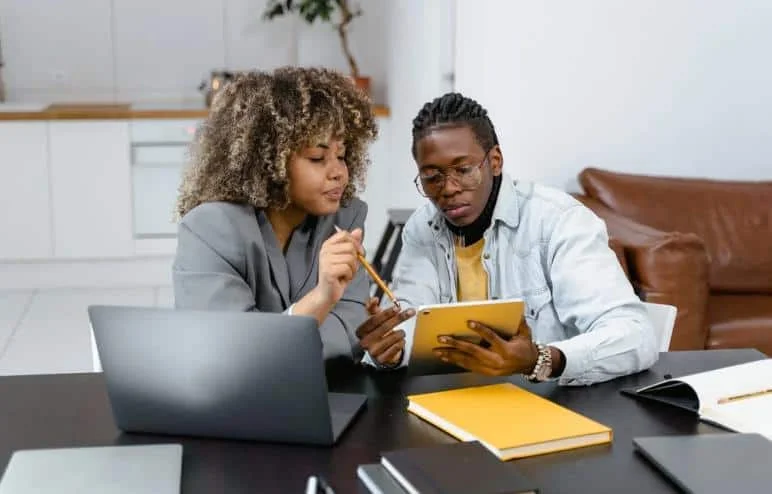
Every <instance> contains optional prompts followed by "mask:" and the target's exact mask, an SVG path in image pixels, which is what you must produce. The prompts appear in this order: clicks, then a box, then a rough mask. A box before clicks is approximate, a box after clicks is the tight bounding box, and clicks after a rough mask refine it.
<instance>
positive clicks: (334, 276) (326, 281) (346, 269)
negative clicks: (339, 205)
mask: <svg viewBox="0 0 772 494" xmlns="http://www.w3.org/2000/svg"><path fill="white" fill-rule="evenodd" d="M357 254H364V249H363V248H362V230H361V229H360V228H356V229H355V230H353V231H352V232H350V233H349V232H347V231H343V230H341V231H339V232H337V233H336V234H335V235H333V236H332V237H330V238H328V239H327V240H325V242H324V243H323V244H322V248H321V250H320V252H319V279H318V282H317V285H316V288H317V290H318V291H319V293H320V296H321V298H322V300H324V301H325V302H327V303H329V304H330V305H331V306H332V305H335V304H337V303H338V301H339V300H340V299H341V297H343V292H344V291H345V290H346V287H347V286H348V285H349V283H351V280H353V279H354V275H356V272H357V269H358V268H359V260H358V259H357Z"/></svg>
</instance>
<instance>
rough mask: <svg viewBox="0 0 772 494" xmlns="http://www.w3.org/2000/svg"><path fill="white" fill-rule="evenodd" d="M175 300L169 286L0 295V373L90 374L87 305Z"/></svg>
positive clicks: (163, 303) (166, 303)
mask: <svg viewBox="0 0 772 494" xmlns="http://www.w3.org/2000/svg"><path fill="white" fill-rule="evenodd" d="M173 300H174V296H173V293H172V290H171V288H170V287H142V288H112V289H103V288H100V289H55V290H34V291H0V375H14V374H51V373H66V372H90V371H91V369H92V361H91V345H90V340H89V325H88V315H87V313H86V308H87V307H88V306H89V305H95V304H106V305H139V306H160V307H171V306H172V305H173V304H174V302H173Z"/></svg>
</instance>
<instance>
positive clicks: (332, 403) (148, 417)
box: [88, 306, 367, 445]
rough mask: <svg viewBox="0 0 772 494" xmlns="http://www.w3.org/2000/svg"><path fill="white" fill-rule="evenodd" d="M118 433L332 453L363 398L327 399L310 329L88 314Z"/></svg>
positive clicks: (178, 313) (101, 310)
mask: <svg viewBox="0 0 772 494" xmlns="http://www.w3.org/2000/svg"><path fill="white" fill-rule="evenodd" d="M88 313H89V318H90V319H91V325H92V327H93V330H94V338H95V340H96V345H97V350H98V352H99V356H100V359H101V361H102V368H103V372H104V377H105V381H106V383H107V392H108V395H109V398H110V403H111V406H112V411H113V416H114V419H115V423H116V425H117V427H118V428H120V429H121V430H123V431H126V432H146V433H159V434H172V435H189V436H206V437H217V438H229V439H247V440H258V441H269V442H286V443H301V444H314V445H332V444H334V443H335V442H336V441H337V440H338V438H339V437H340V435H341V433H342V432H343V431H344V430H345V429H346V427H347V426H348V425H349V424H350V423H351V421H352V420H353V418H354V417H355V415H356V414H357V412H358V411H359V410H360V409H361V408H362V406H363V404H364V403H365V402H366V400H367V398H366V396H365V395H360V394H348V393H329V392H328V391H327V382H326V378H325V370H324V360H323V355H322V341H321V337H320V335H319V330H318V329H317V323H316V320H315V319H313V318H311V317H306V316H288V315H283V314H274V313H259V312H222V311H194V310H175V309H166V308H144V307H120V306H91V307H89V308H88Z"/></svg>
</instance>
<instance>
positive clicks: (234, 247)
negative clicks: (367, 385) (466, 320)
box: [173, 67, 412, 366]
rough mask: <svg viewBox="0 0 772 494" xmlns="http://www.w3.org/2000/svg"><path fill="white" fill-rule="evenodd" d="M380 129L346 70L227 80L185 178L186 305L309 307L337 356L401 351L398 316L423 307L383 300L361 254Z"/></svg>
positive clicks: (176, 272) (181, 252) (302, 310)
mask: <svg viewBox="0 0 772 494" xmlns="http://www.w3.org/2000/svg"><path fill="white" fill-rule="evenodd" d="M376 135H377V126H376V122H375V118H374V116H373V113H372V108H371V105H370V102H369V101H368V99H367V98H366V97H365V96H363V95H362V93H360V92H359V91H358V90H357V89H356V88H355V87H354V85H353V84H352V83H351V82H350V81H349V80H348V79H347V78H346V77H345V76H343V75H341V74H338V73H337V72H333V71H329V70H325V69H315V68H296V67H286V68H281V69H278V70H276V71H275V72H273V73H267V72H252V73H248V74H244V75H240V76H238V77H237V78H236V79H235V80H234V81H232V82H230V83H229V84H227V85H226V86H225V87H224V88H223V90H222V92H221V93H220V94H218V95H217V96H216V97H215V99H214V101H213V105H212V108H211V110H210V114H209V117H208V118H207V120H206V121H205V122H204V123H203V124H202V126H201V128H200V129H199V130H198V133H197V136H196V140H195V142H194V146H193V152H192V158H193V159H192V160H191V164H190V166H189V167H188V168H187V169H186V170H185V174H184V176H183V181H182V185H181V186H180V195H179V198H178V204H177V213H178V215H179V216H180V217H181V220H180V222H179V233H178V246H177V254H176V257H175V260H174V266H173V280H174V296H175V301H176V306H177V308H187V309H210V310H238V311H264V312H285V313H289V314H302V315H308V316H312V317H314V318H316V320H317V321H318V323H319V331H320V333H321V338H322V343H323V347H324V356H325V358H326V359H332V358H340V357H343V358H346V359H350V360H354V361H358V360H359V358H360V357H361V356H362V350H366V351H367V353H368V355H369V358H368V359H367V361H368V362H369V363H375V364H379V365H385V366H388V365H391V364H394V363H397V362H398V359H399V357H400V356H401V354H402V349H403V346H404V333H403V332H402V331H392V328H393V327H394V326H396V325H397V324H398V323H399V322H400V321H402V320H404V319H406V318H407V317H409V316H410V315H411V314H412V313H399V312H398V311H391V312H390V311H378V310H377V309H376V308H375V307H374V306H375V305H376V304H375V303H374V301H373V300H370V301H368V293H369V282H368V279H367V275H366V272H365V271H364V270H363V269H360V267H359V266H358V262H357V257H356V255H357V253H358V252H362V245H361V243H362V235H363V226H364V221H365V217H366V215H367V206H366V204H365V203H364V202H362V201H360V200H359V199H356V198H355V194H356V192H357V188H358V187H359V186H362V185H363V184H364V180H365V172H366V169H367V165H368V163H369V158H368V154H367V147H368V145H369V144H370V142H372V141H373V140H374V139H375V137H376ZM337 228H340V231H337ZM366 308H367V309H369V310H370V313H371V316H370V317H369V318H368V314H367V312H366ZM360 337H361V341H360Z"/></svg>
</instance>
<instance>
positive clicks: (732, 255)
mask: <svg viewBox="0 0 772 494" xmlns="http://www.w3.org/2000/svg"><path fill="white" fill-rule="evenodd" d="M579 180H580V182H581V184H582V186H583V188H584V190H585V192H586V194H587V195H589V196H591V197H593V198H595V199H597V200H598V201H600V202H602V203H603V204H605V205H606V206H607V207H609V208H610V209H613V210H615V211H616V212H618V213H620V214H621V215H623V216H626V217H628V218H630V219H632V220H634V221H637V222H639V223H643V224H645V225H649V226H652V227H654V228H657V229H659V230H663V231H678V232H683V233H695V234H696V235H698V236H699V237H700V238H702V240H703V241H704V242H705V247H706V248H707V250H708V253H709V254H710V258H711V265H710V278H709V279H710V287H711V289H713V290H716V291H723V292H738V293H772V248H770V246H772V182H733V181H718V180H698V179H685V178H667V177H651V176H644V175H632V174H624V173H615V172H609V171H603V170H598V169H595V168H588V169H585V170H583V171H582V173H581V174H580V175H579Z"/></svg>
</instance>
